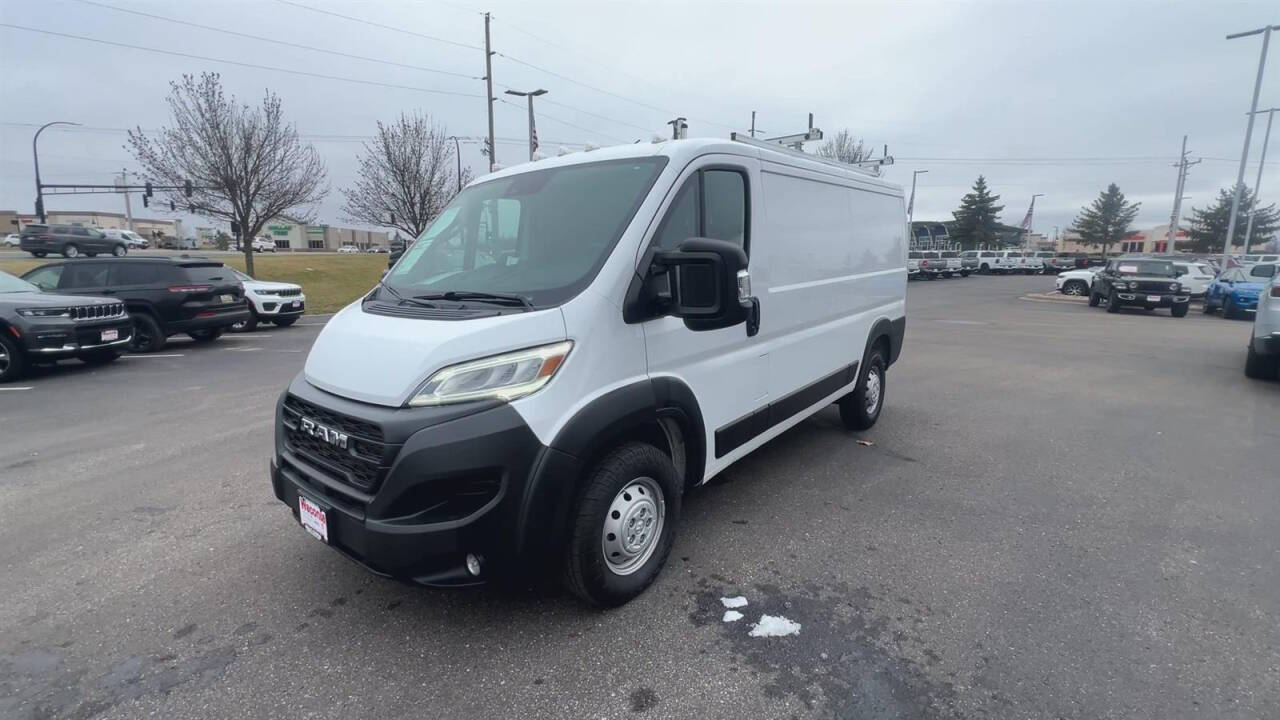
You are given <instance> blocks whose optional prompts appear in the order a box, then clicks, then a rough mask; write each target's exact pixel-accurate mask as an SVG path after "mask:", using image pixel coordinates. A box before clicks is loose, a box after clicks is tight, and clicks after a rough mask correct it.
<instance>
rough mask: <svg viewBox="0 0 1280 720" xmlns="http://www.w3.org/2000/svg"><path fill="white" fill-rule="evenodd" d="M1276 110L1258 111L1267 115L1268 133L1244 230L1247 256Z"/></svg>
mask: <svg viewBox="0 0 1280 720" xmlns="http://www.w3.org/2000/svg"><path fill="white" fill-rule="evenodd" d="M1276 110H1280V108H1271V109H1270V110H1258V111H1257V112H1265V113H1266V114H1267V131H1266V132H1265V133H1264V134H1263V135H1262V154H1261V155H1260V156H1259V157H1258V179H1257V180H1255V181H1254V182H1253V207H1252V208H1251V209H1250V211H1249V224H1248V225H1246V226H1245V229H1244V254H1245V255H1248V254H1249V241H1250V240H1251V239H1253V216H1254V215H1255V214H1256V213H1257V212H1258V203H1260V202H1262V200H1261V199H1260V198H1259V194H1260V193H1261V192H1262V168H1263V167H1265V166H1266V164H1267V143H1269V142H1270V141H1271V121H1272V120H1274V119H1275V116H1276Z"/></svg>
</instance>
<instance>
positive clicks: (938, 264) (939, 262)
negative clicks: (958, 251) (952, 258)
mask: <svg viewBox="0 0 1280 720" xmlns="http://www.w3.org/2000/svg"><path fill="white" fill-rule="evenodd" d="M946 270H947V261H946V260H943V259H942V256H941V255H940V254H939V253H938V251H937V250H922V251H921V252H920V276H921V277H924V278H926V279H929V280H937V279H938V278H940V277H942V276H943V273H945V272H946ZM947 277H951V276H950V275H947Z"/></svg>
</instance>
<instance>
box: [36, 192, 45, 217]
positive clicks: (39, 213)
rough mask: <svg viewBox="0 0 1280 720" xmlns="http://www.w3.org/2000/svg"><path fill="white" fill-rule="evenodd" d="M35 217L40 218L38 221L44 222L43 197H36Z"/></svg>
mask: <svg viewBox="0 0 1280 720" xmlns="http://www.w3.org/2000/svg"><path fill="white" fill-rule="evenodd" d="M36 217H38V218H40V222H44V198H42V197H37V198H36Z"/></svg>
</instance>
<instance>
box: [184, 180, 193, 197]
mask: <svg viewBox="0 0 1280 720" xmlns="http://www.w3.org/2000/svg"><path fill="white" fill-rule="evenodd" d="M182 192H184V193H186V194H187V197H191V181H190V180H184V181H182Z"/></svg>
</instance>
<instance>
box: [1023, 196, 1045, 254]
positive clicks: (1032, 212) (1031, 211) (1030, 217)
mask: <svg viewBox="0 0 1280 720" xmlns="http://www.w3.org/2000/svg"><path fill="white" fill-rule="evenodd" d="M1038 197H1044V193H1036V194H1034V195H1032V196H1031V206H1030V207H1028V208H1027V232H1026V233H1025V234H1024V235H1023V236H1022V251H1023V252H1026V251H1027V246H1028V245H1030V243H1031V226H1032V225H1033V224H1034V223H1035V217H1036V198H1038Z"/></svg>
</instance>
